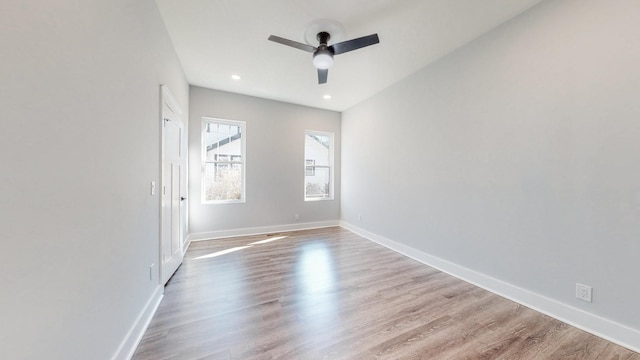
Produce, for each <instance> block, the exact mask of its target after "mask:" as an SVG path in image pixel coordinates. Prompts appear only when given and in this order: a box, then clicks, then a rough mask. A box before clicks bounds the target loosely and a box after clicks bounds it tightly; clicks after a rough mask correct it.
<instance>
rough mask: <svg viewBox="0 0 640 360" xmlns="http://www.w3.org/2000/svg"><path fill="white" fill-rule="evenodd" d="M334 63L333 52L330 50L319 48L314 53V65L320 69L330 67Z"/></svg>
mask: <svg viewBox="0 0 640 360" xmlns="http://www.w3.org/2000/svg"><path fill="white" fill-rule="evenodd" d="M331 65H333V54H331V52H330V51H329V50H318V51H317V52H316V53H315V55H313V66H315V67H317V68H318V69H322V70H325V69H328V68H330V67H331Z"/></svg>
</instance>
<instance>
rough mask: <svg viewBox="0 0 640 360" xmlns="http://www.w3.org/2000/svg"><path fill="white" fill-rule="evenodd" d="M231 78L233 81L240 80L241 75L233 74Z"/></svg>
mask: <svg viewBox="0 0 640 360" xmlns="http://www.w3.org/2000/svg"><path fill="white" fill-rule="evenodd" d="M231 78H232V79H233V80H240V75H236V74H233V75H231Z"/></svg>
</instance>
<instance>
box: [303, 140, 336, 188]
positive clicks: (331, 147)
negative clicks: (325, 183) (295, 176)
mask: <svg viewBox="0 0 640 360" xmlns="http://www.w3.org/2000/svg"><path fill="white" fill-rule="evenodd" d="M307 135H320V136H329V140H330V143H329V166H328V167H329V197H326V198H307V180H306V174H307V159H306V157H307V156H306V149H305V151H304V154H305V156H304V160H303V163H304V167H303V168H302V169H303V175H304V176H305V177H304V178H305V180H304V182H303V184H302V187H303V189H302V191H303V194H304V201H327V200H333V199H334V197H333V188H334V183H335V181H334V179H335V176H334V173H335V166H334V156H335V155H334V151H333V150H334V147H335V135H334V133H332V132H327V131H317V130H305V131H304V139H305V146H306V141H307ZM316 167H322V166H316Z"/></svg>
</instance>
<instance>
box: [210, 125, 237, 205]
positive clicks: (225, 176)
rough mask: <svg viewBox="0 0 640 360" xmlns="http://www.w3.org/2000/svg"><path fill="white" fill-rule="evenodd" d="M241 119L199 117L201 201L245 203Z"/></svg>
mask: <svg viewBox="0 0 640 360" xmlns="http://www.w3.org/2000/svg"><path fill="white" fill-rule="evenodd" d="M245 127H246V125H245V122H244V121H231V120H221V119H211V118H203V119H202V202H203V203H226V202H244V188H245V187H244V184H245V161H246V159H245V142H246V130H245Z"/></svg>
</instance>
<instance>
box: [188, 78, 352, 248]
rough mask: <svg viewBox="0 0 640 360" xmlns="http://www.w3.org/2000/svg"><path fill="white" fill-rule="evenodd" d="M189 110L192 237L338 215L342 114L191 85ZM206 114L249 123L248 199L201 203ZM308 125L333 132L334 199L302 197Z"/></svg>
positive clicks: (247, 137) (211, 235)
mask: <svg viewBox="0 0 640 360" xmlns="http://www.w3.org/2000/svg"><path fill="white" fill-rule="evenodd" d="M189 115H190V120H189V127H190V128H191V129H192V130H191V133H190V134H189V197H190V202H189V214H190V218H189V232H190V233H191V234H192V236H193V237H194V238H207V237H215V236H217V235H219V234H229V232H228V231H229V230H237V231H238V233H242V232H244V231H245V230H246V229H251V228H263V227H269V226H279V227H283V226H291V225H296V224H306V223H317V222H323V221H335V222H337V221H338V220H339V218H340V212H339V211H340V184H339V179H340V171H339V170H340V113H337V112H333V111H327V110H319V109H314V108H309V107H304V106H299V105H292V104H287V103H283V102H277V101H272V100H265V99H260V98H255V97H250V96H244V95H238V94H233V93H228V92H222V91H216V90H209V89H204V88H200V87H194V86H192V87H191V90H190V110H189ZM203 116H206V117H213V118H222V119H228V120H241V121H246V123H247V134H246V139H247V154H246V166H247V168H246V172H247V174H246V180H247V181H246V202H245V203H235V204H234V203H232V204H202V203H201V189H202V187H201V173H200V171H201V133H200V130H201V121H202V117H203ZM305 130H319V131H328V132H333V133H335V143H336V146H335V169H336V174H335V181H336V186H335V194H334V195H335V196H334V200H323V201H312V202H305V201H304V131H305ZM294 214H299V216H300V218H299V220H298V221H296V220H295V219H294Z"/></svg>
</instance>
